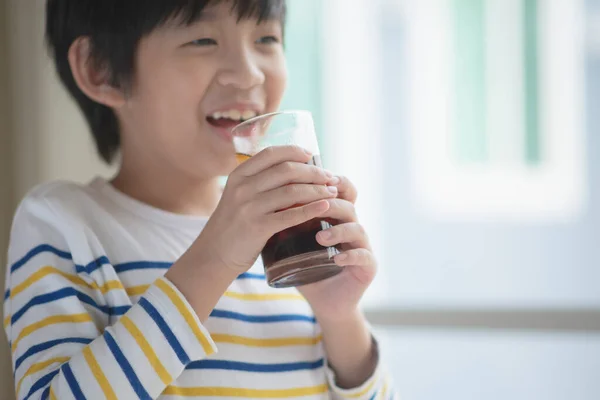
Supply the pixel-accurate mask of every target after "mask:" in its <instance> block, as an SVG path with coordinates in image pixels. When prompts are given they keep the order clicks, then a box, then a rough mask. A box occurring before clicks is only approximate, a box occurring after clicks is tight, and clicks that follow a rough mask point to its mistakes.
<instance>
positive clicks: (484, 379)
mask: <svg viewBox="0 0 600 400" xmlns="http://www.w3.org/2000/svg"><path fill="white" fill-rule="evenodd" d="M288 3H289V4H290V27H292V28H291V29H289V30H288V33H289V36H288V46H287V50H288V54H289V60H290V68H291V78H292V81H291V83H292V86H291V87H290V91H289V92H288V97H287V98H286V103H285V107H286V108H307V109H309V110H311V111H313V112H315V117H316V120H317V129H318V131H319V132H320V133H321V145H322V148H323V150H324V162H325V164H326V166H327V167H329V168H331V169H333V170H336V171H340V172H341V173H343V174H346V175H348V176H349V177H351V178H352V180H353V181H354V182H355V183H356V184H357V186H358V188H359V190H360V197H359V202H358V204H357V208H358V211H359V214H360V216H361V220H362V222H363V223H364V224H365V225H366V227H367V229H368V231H369V233H370V235H371V239H372V241H373V244H374V247H375V251H376V253H377V257H378V259H379V261H380V264H381V267H382V268H381V273H380V276H379V277H378V279H377V282H376V283H375V285H374V287H373V288H372V289H371V290H370V291H369V295H368V296H367V298H366V299H365V303H364V304H365V308H366V309H367V311H368V315H369V317H370V318H371V320H372V322H373V323H374V326H375V329H376V330H377V331H378V332H379V333H380V337H381V340H382V344H383V346H384V347H385V348H386V350H387V351H386V353H387V355H388V359H389V361H390V362H389V363H390V365H391V366H392V369H393V372H394V374H395V379H396V382H397V384H398V386H399V391H400V393H401V394H403V396H404V397H406V398H411V399H439V398H443V399H445V400H448V399H465V398H486V399H491V400H494V399H506V398H511V399H529V398H544V399H548V400H558V399H564V398H577V399H594V398H597V397H598V396H599V395H600V385H599V384H598V383H597V380H596V378H595V376H596V374H597V371H598V370H599V368H600V360H599V357H598V356H597V355H598V354H600V323H596V322H595V321H600V290H599V289H598V288H599V284H598V282H600V269H599V268H598V266H600V246H599V245H598V237H600V219H599V218H598V216H599V215H600V199H598V194H599V193H600V152H599V151H598V150H596V149H600V137H597V136H598V135H597V134H596V135H595V136H594V134H593V133H592V132H596V131H597V130H598V127H600V117H598V116H597V115H599V114H598V113H596V112H595V111H594V110H596V109H598V107H599V106H600V57H599V56H598V54H600V53H599V52H598V51H597V48H598V46H597V43H598V40H597V38H596V39H595V40H594V38H591V37H586V36H585V30H584V27H585V26H586V21H587V20H589V21H598V20H599V19H600V17H598V15H600V13H599V11H600V1H598V0H588V1H587V2H584V1H583V0H568V1H566V0H564V1H563V0H419V1H413V0H358V1H355V2H348V1H344V0H327V1H323V2H320V1H308V2H305V0H302V1H300V0H290V1H289V2H288ZM300 7H301V9H300ZM311 13H314V14H311ZM592 32H593V31H592ZM587 43H589V44H590V45H591V46H594V44H595V47H594V48H592V49H591V50H594V49H595V53H591V52H590V51H589V50H588V49H587V48H586V44H587ZM315 66H317V67H316V68H315ZM299 76H302V77H305V78H306V80H302V81H301V82H298V77H299Z"/></svg>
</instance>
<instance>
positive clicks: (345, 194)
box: [332, 176, 358, 203]
mask: <svg viewBox="0 0 600 400" xmlns="http://www.w3.org/2000/svg"><path fill="white" fill-rule="evenodd" d="M335 178H337V179H338V182H337V183H332V184H334V185H335V186H336V187H337V188H338V192H339V194H338V197H339V198H340V199H344V200H347V201H349V202H350V203H356V198H357V197H358V190H357V189H356V186H354V184H353V183H352V182H351V181H350V179H348V178H346V177H345V176H336V177H335ZM335 178H333V179H335Z"/></svg>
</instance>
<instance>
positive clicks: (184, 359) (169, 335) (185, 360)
mask: <svg viewBox="0 0 600 400" xmlns="http://www.w3.org/2000/svg"><path fill="white" fill-rule="evenodd" d="M138 304H139V305H140V306H142V308H143V309H144V310H145V311H146V312H147V313H148V315H150V317H151V318H152V319H153V320H154V323H155V324H156V325H157V326H158V328H159V329H160V330H161V332H162V333H163V335H164V336H165V338H166V339H167V342H169V344H170V345H171V348H172V349H173V351H174V352H175V354H177V358H179V361H181V363H182V364H183V365H187V364H189V362H190V357H189V356H188V355H187V353H186V352H185V350H184V349H183V347H181V344H180V343H179V340H177V338H176V337H175V334H174V333H173V331H172V330H171V328H169V325H168V324H167V322H166V321H165V320H164V318H163V317H162V315H160V313H159V312H158V310H157V309H156V308H154V306H153V305H152V304H151V303H150V302H149V301H148V300H146V299H145V298H144V297H142V298H141V299H140V301H139V302H138Z"/></svg>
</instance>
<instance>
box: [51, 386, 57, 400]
mask: <svg viewBox="0 0 600 400" xmlns="http://www.w3.org/2000/svg"><path fill="white" fill-rule="evenodd" d="M50 400H57V399H56V395H55V394H54V390H53V389H52V386H50Z"/></svg>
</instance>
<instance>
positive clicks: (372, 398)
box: [369, 391, 379, 400]
mask: <svg viewBox="0 0 600 400" xmlns="http://www.w3.org/2000/svg"><path fill="white" fill-rule="evenodd" d="M377 393H379V392H378V391H377V392H375V393H373V396H371V398H370V399H369V400H375V397H376V396H377Z"/></svg>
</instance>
